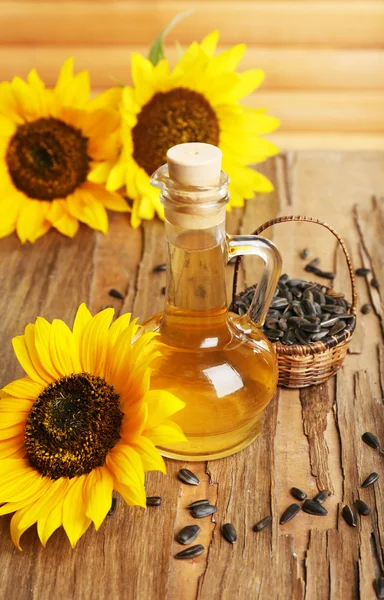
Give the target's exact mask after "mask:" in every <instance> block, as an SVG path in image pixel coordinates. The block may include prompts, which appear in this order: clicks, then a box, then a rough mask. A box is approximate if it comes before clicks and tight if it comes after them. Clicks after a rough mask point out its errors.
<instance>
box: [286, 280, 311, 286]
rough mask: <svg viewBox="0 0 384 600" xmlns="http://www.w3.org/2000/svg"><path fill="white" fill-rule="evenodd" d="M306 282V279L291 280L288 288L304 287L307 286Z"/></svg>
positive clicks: (288, 282)
mask: <svg viewBox="0 0 384 600" xmlns="http://www.w3.org/2000/svg"><path fill="white" fill-rule="evenodd" d="M306 283H307V282H306V281H304V279H290V280H289V281H287V286H288V287H291V288H293V287H300V286H303V285H306Z"/></svg>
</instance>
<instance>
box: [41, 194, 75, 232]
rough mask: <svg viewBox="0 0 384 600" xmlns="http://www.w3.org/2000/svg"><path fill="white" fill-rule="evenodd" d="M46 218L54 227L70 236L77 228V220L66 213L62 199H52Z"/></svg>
mask: <svg viewBox="0 0 384 600" xmlns="http://www.w3.org/2000/svg"><path fill="white" fill-rule="evenodd" d="M47 219H48V221H49V222H50V223H52V225H53V227H54V228H55V229H57V230H58V231H60V233H62V234H63V235H66V236H67V237H70V238H73V237H74V236H75V235H76V233H77V231H78V229H79V222H78V220H77V219H76V218H75V217H73V216H72V215H70V214H69V213H68V210H67V206H66V203H65V201H64V200H54V201H53V202H52V203H51V208H50V211H49V213H48V215H47Z"/></svg>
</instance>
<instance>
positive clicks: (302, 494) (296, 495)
mask: <svg viewBox="0 0 384 600" xmlns="http://www.w3.org/2000/svg"><path fill="white" fill-rule="evenodd" d="M291 494H292V496H293V497H294V498H296V500H305V499H306V497H307V494H306V493H305V492H303V491H302V490H300V489H299V488H296V487H293V488H291Z"/></svg>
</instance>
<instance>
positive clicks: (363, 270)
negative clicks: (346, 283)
mask: <svg viewBox="0 0 384 600" xmlns="http://www.w3.org/2000/svg"><path fill="white" fill-rule="evenodd" d="M370 272H371V269H367V268H366V267H359V268H358V269H356V271H355V275H357V276H358V277H364V276H365V275H368V274H369V273H370Z"/></svg>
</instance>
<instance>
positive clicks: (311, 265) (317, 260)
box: [307, 258, 320, 267]
mask: <svg viewBox="0 0 384 600" xmlns="http://www.w3.org/2000/svg"><path fill="white" fill-rule="evenodd" d="M318 264H320V258H314V259H313V260H311V262H310V263H308V264H307V267H317V265H318Z"/></svg>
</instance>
